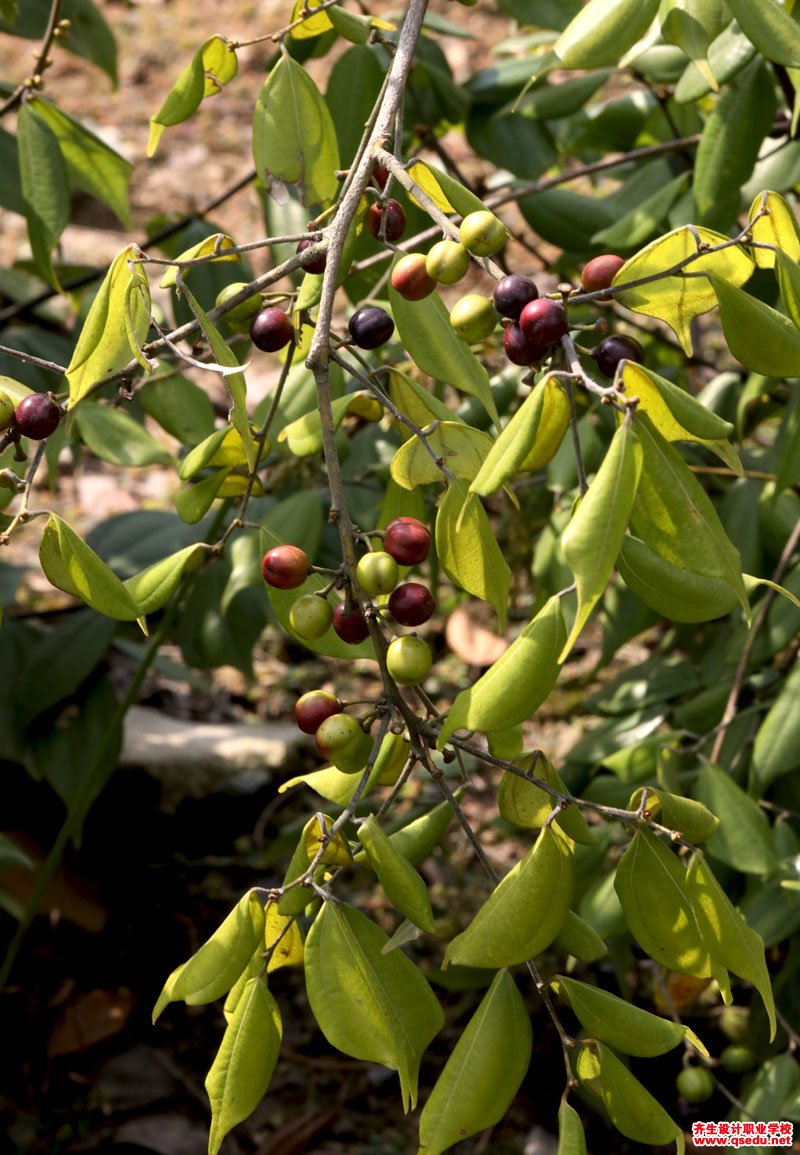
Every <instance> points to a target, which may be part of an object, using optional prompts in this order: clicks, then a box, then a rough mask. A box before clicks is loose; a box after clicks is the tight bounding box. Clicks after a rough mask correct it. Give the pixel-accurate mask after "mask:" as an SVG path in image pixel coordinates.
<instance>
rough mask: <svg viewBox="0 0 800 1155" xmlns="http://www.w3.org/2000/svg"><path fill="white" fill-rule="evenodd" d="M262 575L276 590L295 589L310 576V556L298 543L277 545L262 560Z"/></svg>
mask: <svg viewBox="0 0 800 1155" xmlns="http://www.w3.org/2000/svg"><path fill="white" fill-rule="evenodd" d="M261 576H262V577H263V579H264V581H265V582H266V583H267V585H270V586H273V587H274V588H275V589H276V590H294V589H297V587H298V586H301V585H302V584H303V582H304V581H305V580H306V577H307V576H308V556H307V555H306V553H305V551H304V550H302V549H299V548H298V547H297V546H296V545H276V546H275V547H274V549H270V550H267V552H266V553H265V554H264V557H263V558H262V560H261Z"/></svg>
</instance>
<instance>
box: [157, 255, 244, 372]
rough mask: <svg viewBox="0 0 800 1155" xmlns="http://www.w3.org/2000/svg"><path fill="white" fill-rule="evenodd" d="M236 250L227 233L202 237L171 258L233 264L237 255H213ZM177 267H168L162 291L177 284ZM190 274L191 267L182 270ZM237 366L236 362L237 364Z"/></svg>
mask: <svg viewBox="0 0 800 1155" xmlns="http://www.w3.org/2000/svg"><path fill="white" fill-rule="evenodd" d="M234 248H236V241H235V240H234V239H233V237H229V236H228V234H227V233H212V234H211V236H210V237H204V238H203V240H202V241H197V242H195V244H193V245H190V246H189V248H188V249H184V250H183V252H182V253H179V254H178V256H177V257H175V258H173V259H174V260H175V261H176V262H179V263H182V262H184V261H194V260H196V259H197V258H198V257H208V258H209V260H208V262H207V263H208V264H211V263H212V262H213V261H217V262H219V263H223V262H225V261H233V262H234V264H238V263H239V254H238V253H227V254H226V255H225V256H220V257H218V256H215V255H214V254H215V253H220V252H223V251H224V250H226V249H234ZM178 272H179V270H178V266H177V264H175V265H170V267H169V268H168V269H167V271H166V273H164V276H163V277H162V278H161V280H160V281H159V287H160V288H162V289H172V288H174V287H175V285H176V284H177V282H178ZM191 272H192V266H191V265H190V266H189V267H188V268H186V269H184V270H183V276H184V277H187V276H189V275H190V273H191ZM237 364H238V362H237Z"/></svg>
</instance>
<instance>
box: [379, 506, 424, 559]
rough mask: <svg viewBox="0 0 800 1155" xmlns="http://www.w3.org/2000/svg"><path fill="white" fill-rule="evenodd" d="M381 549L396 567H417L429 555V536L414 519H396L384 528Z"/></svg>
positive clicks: (419, 522)
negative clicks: (393, 561)
mask: <svg viewBox="0 0 800 1155" xmlns="http://www.w3.org/2000/svg"><path fill="white" fill-rule="evenodd" d="M383 548H384V549H385V550H386V552H387V553H390V554H391V555H392V557H393V558H394V560H395V561H396V562H397V564H398V565H419V564H420V562H423V561H425V558H426V557H427V556H428V554H429V553H430V548H431V535H430V534H429V533H428V530H427V528H426V527H425V526H424V525H423V524H422V522H421V521H418V520H417V519H416V518H415V517H396V518H395V519H394V521H390V522H389V524H388V525H387V526H386V529H385V531H384V538H383Z"/></svg>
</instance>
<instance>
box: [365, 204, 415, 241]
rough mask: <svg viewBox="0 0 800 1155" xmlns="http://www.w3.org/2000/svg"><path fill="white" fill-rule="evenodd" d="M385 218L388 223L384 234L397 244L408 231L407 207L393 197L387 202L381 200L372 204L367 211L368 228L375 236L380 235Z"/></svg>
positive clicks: (388, 239)
mask: <svg viewBox="0 0 800 1155" xmlns="http://www.w3.org/2000/svg"><path fill="white" fill-rule="evenodd" d="M384 218H385V219H386V224H385V226H384V233H383V235H384V237H385V238H386V240H387V241H389V242H390V243H391V244H395V242H397V241H399V240H400V238H401V237H402V235H403V233H404V232H405V231H406V213H405V209H404V208H403V206H402V205H401V204H400V202H399V201H396V200H393V199H392V198H391V197H390V198H389V200H388V201H386V203H385V204H381V203H380V202H379V201H376V202H375V203H374V204H371V205H370V206H369V209H368V211H367V228H368V229H369V231H370V232H371V233H372V235H373V237H380V235H381V224H382V222H383V220H384Z"/></svg>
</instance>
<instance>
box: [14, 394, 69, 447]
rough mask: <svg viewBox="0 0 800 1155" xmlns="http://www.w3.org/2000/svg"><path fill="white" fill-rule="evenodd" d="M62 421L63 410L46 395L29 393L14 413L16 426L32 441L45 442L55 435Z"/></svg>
mask: <svg viewBox="0 0 800 1155" xmlns="http://www.w3.org/2000/svg"><path fill="white" fill-rule="evenodd" d="M60 420H61V410H60V409H59V407H58V405H57V404H56V402H55V401H54V400H53V398H52V397H48V396H47V394H46V393H29V394H28V396H27V397H23V398H22V400H21V401H20V403H19V405H18V406H17V408H16V410H15V411H14V424H15V425H16V427H17V429H18V430H19V432H20V433H21V434H22V435H23V437H30V439H31V441H43V440H44V438H45V437H49V436H50V434H51V433H55V431H56V429H57V428H58V423H59V421H60Z"/></svg>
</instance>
